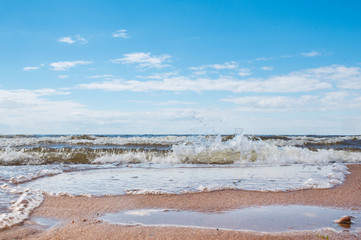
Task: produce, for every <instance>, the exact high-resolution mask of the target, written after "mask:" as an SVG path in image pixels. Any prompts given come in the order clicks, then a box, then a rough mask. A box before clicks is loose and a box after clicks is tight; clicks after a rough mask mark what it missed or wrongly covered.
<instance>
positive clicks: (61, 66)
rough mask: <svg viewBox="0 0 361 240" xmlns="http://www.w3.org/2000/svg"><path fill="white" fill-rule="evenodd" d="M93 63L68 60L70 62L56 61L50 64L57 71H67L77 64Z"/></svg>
mask: <svg viewBox="0 0 361 240" xmlns="http://www.w3.org/2000/svg"><path fill="white" fill-rule="evenodd" d="M91 63H92V62H91V61H68V62H54V63H51V64H49V66H50V67H52V70H55V71H65V70H69V68H72V67H75V66H77V65H88V64H91Z"/></svg>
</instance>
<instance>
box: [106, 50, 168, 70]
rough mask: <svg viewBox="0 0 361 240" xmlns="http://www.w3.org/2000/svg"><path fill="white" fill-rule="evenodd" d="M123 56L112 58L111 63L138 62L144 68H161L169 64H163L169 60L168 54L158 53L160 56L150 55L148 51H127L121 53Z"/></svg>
mask: <svg viewBox="0 0 361 240" xmlns="http://www.w3.org/2000/svg"><path fill="white" fill-rule="evenodd" d="M123 56H124V57H123V58H118V59H112V60H110V62H112V63H122V64H138V66H139V67H146V68H163V67H167V66H169V65H167V64H165V63H166V62H169V58H170V57H171V56H170V55H166V54H163V55H160V56H154V55H153V56H151V54H150V53H144V52H137V53H127V54H124V55H123Z"/></svg>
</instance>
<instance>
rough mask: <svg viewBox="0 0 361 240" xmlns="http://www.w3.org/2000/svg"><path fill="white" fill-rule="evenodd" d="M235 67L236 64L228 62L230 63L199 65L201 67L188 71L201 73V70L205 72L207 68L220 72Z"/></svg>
mask: <svg viewBox="0 0 361 240" xmlns="http://www.w3.org/2000/svg"><path fill="white" fill-rule="evenodd" d="M237 67H238V63H237V62H235V61H230V62H225V63H223V64H211V65H201V66H198V67H190V68H189V69H191V70H196V71H201V70H205V69H207V68H213V69H217V70H221V69H235V68H237Z"/></svg>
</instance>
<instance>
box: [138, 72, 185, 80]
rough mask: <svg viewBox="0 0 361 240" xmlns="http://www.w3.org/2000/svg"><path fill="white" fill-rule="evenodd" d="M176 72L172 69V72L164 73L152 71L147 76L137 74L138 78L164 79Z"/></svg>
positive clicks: (174, 74)
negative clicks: (152, 72)
mask: <svg viewBox="0 0 361 240" xmlns="http://www.w3.org/2000/svg"><path fill="white" fill-rule="evenodd" d="M177 74H178V72H177V71H173V72H164V73H154V74H152V75H149V76H145V77H143V76H139V78H145V79H164V78H169V77H171V76H176V75H177Z"/></svg>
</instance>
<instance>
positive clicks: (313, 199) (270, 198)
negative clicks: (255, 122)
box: [0, 164, 361, 239]
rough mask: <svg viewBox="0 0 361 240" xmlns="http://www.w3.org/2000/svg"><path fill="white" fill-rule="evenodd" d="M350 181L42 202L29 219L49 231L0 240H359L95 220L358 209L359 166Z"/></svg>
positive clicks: (22, 229)
mask: <svg viewBox="0 0 361 240" xmlns="http://www.w3.org/2000/svg"><path fill="white" fill-rule="evenodd" d="M348 167H349V171H350V172H351V174H350V175H347V177H346V180H345V182H344V184H342V185H341V186H338V187H336V188H333V189H323V190H301V191H289V192H257V191H243V190H223V191H215V192H208V193H207V192H206V193H190V194H181V195H175V194H170V195H123V196H105V197H92V198H89V197H70V196H57V197H54V196H46V197H45V200H44V202H43V203H42V204H41V206H40V207H39V208H37V209H36V210H35V211H34V212H33V213H32V216H34V217H49V218H57V219H60V220H61V221H62V224H60V226H57V227H53V228H51V229H49V230H42V229H39V228H37V227H31V226H27V225H26V226H25V225H19V226H15V227H12V228H10V229H7V230H3V231H0V239H325V238H326V237H328V238H329V239H361V233H360V232H359V233H352V232H348V231H343V232H335V231H332V230H319V231H300V232H287V233H272V234H271V233H259V232H247V231H230V230H216V229H199V228H186V227H145V226H120V225H113V224H107V223H103V222H101V221H99V220H97V219H96V218H97V216H98V215H99V214H104V213H108V212H117V211H121V210H125V209H140V208H171V209H179V210H193V211H207V212H210V211H211V212H212V211H213V212H216V211H221V210H230V209H236V208H242V207H250V206H261V205H290V204H299V205H314V206H325V207H326V206H327V207H342V208H348V209H351V208H359V209H360V208H361V164H354V165H348Z"/></svg>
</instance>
